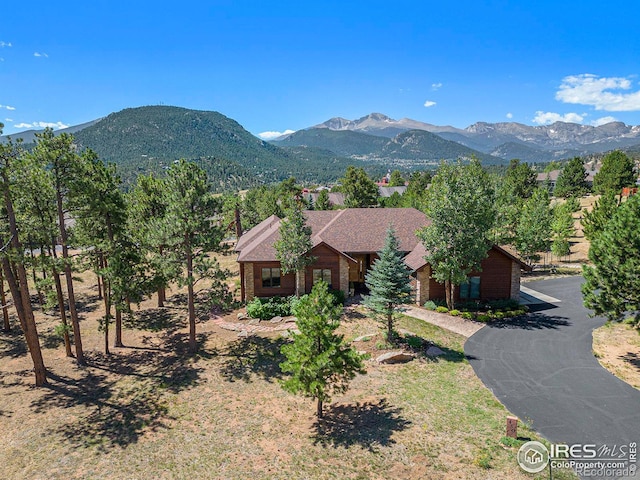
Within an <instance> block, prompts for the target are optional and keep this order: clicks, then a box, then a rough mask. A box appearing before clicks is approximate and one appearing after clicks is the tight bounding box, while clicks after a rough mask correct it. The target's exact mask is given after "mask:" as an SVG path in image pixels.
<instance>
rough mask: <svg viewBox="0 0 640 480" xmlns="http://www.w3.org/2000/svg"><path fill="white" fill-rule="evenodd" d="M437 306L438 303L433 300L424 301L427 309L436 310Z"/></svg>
mask: <svg viewBox="0 0 640 480" xmlns="http://www.w3.org/2000/svg"><path fill="white" fill-rule="evenodd" d="M436 307H437V305H436V303H435V302H434V301H433V300H427V301H426V302H424V308H426V309H427V310H435V309H436Z"/></svg>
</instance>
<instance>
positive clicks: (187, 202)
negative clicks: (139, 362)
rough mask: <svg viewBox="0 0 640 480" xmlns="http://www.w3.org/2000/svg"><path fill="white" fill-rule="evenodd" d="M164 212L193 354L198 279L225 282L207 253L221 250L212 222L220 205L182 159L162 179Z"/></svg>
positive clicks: (201, 172) (218, 232) (218, 231)
mask: <svg viewBox="0 0 640 480" xmlns="http://www.w3.org/2000/svg"><path fill="white" fill-rule="evenodd" d="M166 199H167V213H166V215H165V221H164V224H163V228H164V229H165V235H166V238H167V242H168V248H169V249H170V250H171V251H172V254H173V255H175V258H176V260H177V262H179V264H180V265H181V267H182V269H183V270H182V271H183V275H182V276H181V277H179V283H180V284H186V286H187V307H188V323H189V351H190V352H191V353H195V351H196V350H197V347H198V345H197V342H196V311H195V306H196V305H195V304H196V300H195V289H194V287H195V284H196V282H197V281H198V280H199V279H201V278H213V279H215V281H217V282H222V281H223V280H224V279H225V272H224V271H223V270H222V269H221V268H220V266H219V264H218V263H217V262H215V261H213V260H211V259H210V258H209V253H211V252H219V251H221V250H222V249H223V245H222V240H223V237H224V234H225V229H224V228H222V227H220V226H219V225H217V224H216V223H215V219H216V217H217V216H218V215H219V214H220V213H221V211H222V205H221V202H220V201H218V199H216V198H215V197H213V195H212V194H211V192H210V191H209V181H208V178H207V174H206V173H205V171H204V170H202V168H200V167H199V166H198V165H196V164H195V163H191V162H188V161H186V160H184V159H182V160H179V161H178V162H176V163H174V164H173V165H172V166H171V167H170V168H169V171H168V172H167V179H166Z"/></svg>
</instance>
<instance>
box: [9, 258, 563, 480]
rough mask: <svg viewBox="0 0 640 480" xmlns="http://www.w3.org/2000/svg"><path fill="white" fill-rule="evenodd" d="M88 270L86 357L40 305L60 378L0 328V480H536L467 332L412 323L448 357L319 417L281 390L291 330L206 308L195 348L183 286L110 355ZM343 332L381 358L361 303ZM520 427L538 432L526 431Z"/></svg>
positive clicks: (380, 372)
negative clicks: (473, 356)
mask: <svg viewBox="0 0 640 480" xmlns="http://www.w3.org/2000/svg"><path fill="white" fill-rule="evenodd" d="M233 263H234V262H233V259H231V260H230V261H229V264H230V265H233ZM81 277H82V279H83V280H84V281H83V282H82V283H78V285H77V293H78V300H79V302H78V303H79V307H80V312H81V315H82V320H81V328H82V333H83V342H84V348H85V352H86V356H87V360H88V363H89V364H88V366H86V367H82V368H79V367H78V366H77V365H76V364H75V361H74V360H73V359H70V358H66V357H65V355H64V346H63V345H62V343H61V340H60V339H59V338H58V337H57V336H56V335H55V334H54V331H53V329H54V327H55V325H56V324H57V323H58V320H57V318H56V317H55V316H54V315H48V314H43V313H42V312H40V311H38V312H37V322H38V328H39V333H40V336H41V343H42V345H43V354H44V359H45V363H46V366H47V368H48V371H49V377H48V378H49V385H48V386H47V387H45V388H35V387H34V386H33V374H32V372H31V368H32V366H31V364H30V361H29V358H28V356H27V353H26V350H25V347H24V342H23V339H22V336H21V334H20V333H19V329H18V328H17V325H16V323H15V318H13V322H14V323H13V325H14V328H13V330H12V332H10V333H0V426H1V428H2V433H3V435H2V441H1V442H0V478H7V479H14V478H15V479H18V478H20V479H55V478H64V479H80V478H82V479H85V478H86V479H92V478H96V479H97V478H100V479H103V478H113V479H119V478H127V479H143V478H154V479H156V478H159V479H170V478H171V479H173V478H189V479H199V478H202V479H204V478H207V479H209V478H234V479H235V478H237V479H246V478H268V479H271V478H273V479H289V478H309V479H316V478H317V479H325V478H337V479H343V478H352V479H383V478H390V477H391V478H407V479H408V478H412V479H413V478H430V479H435V480H446V479H456V480H457V479H478V478H491V479H526V478H530V477H529V476H527V475H525V474H524V473H522V472H521V471H520V470H519V468H518V467H517V463H516V461H515V454H516V452H517V446H513V445H511V446H508V447H507V446H505V445H504V444H503V443H501V438H502V436H503V435H504V422H505V418H506V416H507V415H508V412H507V411H506V410H505V409H504V407H503V406H502V405H501V404H500V403H499V402H498V401H497V400H496V399H495V397H493V395H492V394H491V392H490V391H488V390H487V389H486V388H485V387H484V386H483V385H482V383H481V382H480V381H479V379H478V378H477V377H476V376H475V375H474V373H473V370H472V368H471V366H470V365H469V364H468V362H467V361H466V359H465V357H464V353H463V350H462V344H463V342H464V338H463V337H460V336H458V335H455V334H451V333H449V332H446V331H444V330H441V329H438V328H437V327H433V326H430V325H428V324H426V323H424V322H419V321H417V320H412V319H409V318H404V319H402V320H401V324H400V325H399V326H400V327H402V328H404V329H406V330H410V331H412V332H414V333H415V334H416V337H418V338H420V339H422V340H421V341H424V342H425V344H427V345H437V346H438V347H439V348H440V349H441V350H442V351H443V352H444V355H443V356H442V357H438V358H428V357H425V356H424V355H419V356H418V358H417V359H416V360H415V361H413V362H410V363H408V364H405V365H379V364H377V363H376V362H375V361H374V360H373V359H371V358H370V359H369V360H366V368H367V374H366V375H360V376H358V377H356V379H354V381H353V382H352V383H351V388H350V389H349V390H348V391H347V392H346V393H345V394H343V395H336V396H335V398H334V399H333V400H334V401H333V403H332V404H330V405H328V406H327V407H326V418H325V419H324V420H322V421H319V420H318V419H317V418H316V417H315V416H314V412H315V407H314V403H313V401H312V400H311V399H308V398H304V397H300V396H295V395H292V394H289V393H287V392H285V391H284V390H283V389H282V388H281V386H280V380H281V379H282V378H283V376H282V373H281V372H280V368H279V363H280V362H281V361H282V360H283V357H282V355H281V353H280V347H281V346H282V345H283V344H284V343H285V342H287V341H289V340H288V339H286V338H285V337H284V336H283V335H282V332H275V331H274V332H263V333H259V334H255V335H250V336H248V337H242V336H239V334H238V331H231V330H227V329H224V328H220V326H219V325H218V324H217V321H219V320H220V319H221V318H222V319H223V320H226V321H228V322H230V323H238V322H239V320H238V318H237V313H238V312H237V311H233V312H227V313H226V314H224V315H217V314H218V313H219V312H201V313H202V315H201V317H200V319H199V321H198V325H197V332H198V336H197V338H198V343H199V350H198V354H197V355H195V356H191V355H188V354H187V352H186V345H187V326H186V321H185V319H186V307H185V298H184V295H183V292H181V291H178V290H175V289H174V290H173V291H171V292H169V294H168V299H169V301H168V303H167V306H166V307H165V308H157V307H156V304H155V299H149V300H146V301H145V302H143V303H142V304H141V305H140V307H139V308H138V307H136V308H135V312H134V314H133V315H132V316H130V317H129V318H127V319H126V321H125V330H124V335H123V341H124V343H125V345H126V347H124V348H114V347H111V352H112V354H111V355H105V354H104V353H103V334H102V332H100V331H99V330H98V321H97V318H98V317H99V316H100V315H102V311H101V308H102V304H101V302H100V301H99V300H98V297H97V285H96V281H95V277H93V276H92V275H91V274H83V275H81ZM232 282H235V280H234V281H232ZM241 322H248V321H247V320H243V321H241ZM218 323H219V322H218ZM340 331H341V332H342V333H343V334H344V335H345V338H346V340H348V341H351V340H354V339H355V338H357V337H359V336H361V335H367V334H371V333H374V334H375V335H374V336H373V337H371V338H368V339H366V340H360V341H358V342H355V343H354V346H355V347H356V348H357V349H358V350H360V351H364V352H369V353H370V356H371V357H374V356H376V355H377V354H379V353H382V352H384V351H387V350H386V349H387V348H388V346H386V345H385V342H384V340H383V339H382V337H381V336H380V334H379V325H378V324H377V323H376V322H375V321H374V320H372V319H371V318H369V317H368V316H367V315H366V314H365V313H364V312H363V311H362V310H361V309H359V308H358V307H352V308H349V309H347V310H346V314H345V316H344V319H343V322H342V326H341V327H340ZM111 342H113V331H112V333H111ZM520 434H521V436H522V440H521V441H523V440H525V439H528V438H536V437H535V434H534V433H533V432H532V431H531V430H529V429H528V428H527V426H525V425H522V426H521V430H520ZM559 478H573V477H571V476H564V477H562V476H561V477H559Z"/></svg>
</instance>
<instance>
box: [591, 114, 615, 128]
mask: <svg viewBox="0 0 640 480" xmlns="http://www.w3.org/2000/svg"><path fill="white" fill-rule="evenodd" d="M617 121H618V119H617V118H615V117H611V116H609V117H602V118H597V119H596V120H593V121H592V122H591V125H593V126H594V127H599V126H600V125H605V124H607V123H611V122H617Z"/></svg>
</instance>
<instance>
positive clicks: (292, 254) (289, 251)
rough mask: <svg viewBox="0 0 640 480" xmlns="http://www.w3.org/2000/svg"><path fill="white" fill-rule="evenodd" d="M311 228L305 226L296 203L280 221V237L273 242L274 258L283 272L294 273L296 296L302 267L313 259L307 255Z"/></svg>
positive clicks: (309, 248)
mask: <svg viewBox="0 0 640 480" xmlns="http://www.w3.org/2000/svg"><path fill="white" fill-rule="evenodd" d="M311 247H312V244H311V228H310V227H308V226H307V224H306V220H305V218H304V214H303V213H302V206H301V205H300V204H297V205H296V206H294V208H292V209H291V210H290V212H289V215H288V216H287V218H285V219H283V220H282V221H281V222H280V238H279V239H278V240H276V242H275V243H274V248H275V249H276V258H277V259H278V261H279V262H280V268H281V269H282V273H283V274H285V275H286V274H287V273H295V274H296V296H297V297H299V296H300V295H301V294H302V293H303V292H302V291H301V290H302V285H301V284H302V279H303V278H304V269H305V267H306V266H307V265H310V264H311V263H313V261H314V260H315V259H314V258H313V257H312V256H310V255H309V251H310V250H311Z"/></svg>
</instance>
